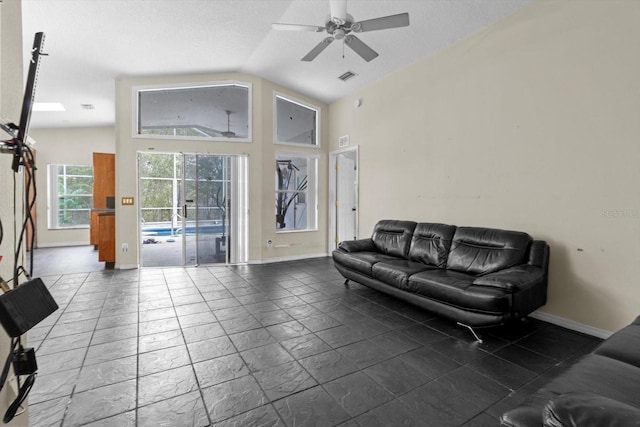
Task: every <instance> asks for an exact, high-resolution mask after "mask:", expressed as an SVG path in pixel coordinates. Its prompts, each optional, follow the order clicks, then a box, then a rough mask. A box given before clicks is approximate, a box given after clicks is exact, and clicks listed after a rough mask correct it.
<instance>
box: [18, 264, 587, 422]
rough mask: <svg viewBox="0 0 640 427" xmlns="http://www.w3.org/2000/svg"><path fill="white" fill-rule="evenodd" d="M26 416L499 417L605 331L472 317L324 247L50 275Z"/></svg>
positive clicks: (33, 338) (34, 339) (32, 337)
mask: <svg viewBox="0 0 640 427" xmlns="http://www.w3.org/2000/svg"><path fill="white" fill-rule="evenodd" d="M43 279H44V280H45V283H47V285H48V286H49V287H50V290H51V292H52V294H53V295H54V296H55V298H56V300H57V301H58V303H59V304H60V309H59V310H58V311H57V312H56V313H55V314H54V315H52V316H50V317H49V318H47V319H46V320H45V321H44V322H43V323H41V324H39V325H38V326H37V327H36V328H34V329H32V330H31V331H30V332H29V342H30V345H32V346H34V347H35V348H36V349H37V357H38V365H39V372H40V373H39V376H38V379H37V381H36V384H35V386H34V388H33V390H32V393H31V397H30V406H29V411H30V425H31V426H34V427H35V426H64V427H70V426H79V425H90V426H118V427H126V426H207V425H220V426H243V427H244V426H254V425H260V426H285V425H286V426H333V425H342V426H366V427H371V426H399V425H403V426H427V425H428V426H438V427H440V426H474V427H478V426H495V425H498V418H499V416H500V415H501V414H502V413H503V412H504V411H505V410H507V409H509V408H511V407H513V406H515V405H517V404H519V403H520V402H522V400H523V399H524V398H526V396H527V395H529V394H530V393H532V392H533V391H535V390H536V389H537V388H539V387H540V386H541V385H542V384H543V383H544V382H545V381H547V380H548V378H549V377H550V376H552V375H554V374H556V373H557V372H558V371H559V370H561V369H563V368H564V367H566V366H567V365H568V364H569V363H571V361H572V360H573V359H575V358H576V357H579V356H580V355H582V354H584V353H585V352H589V351H590V350H591V349H593V347H594V346H595V345H597V344H598V342H599V340H598V339H596V338H593V337H590V336H586V335H583V334H580V333H576V332H572V331H569V330H566V329H562V328H559V327H557V326H553V325H550V324H546V323H543V322H540V321H536V320H529V321H527V322H521V323H518V324H517V325H515V327H510V328H497V329H490V330H484V331H483V332H482V334H483V337H484V338H485V341H484V343H482V344H479V343H477V342H475V341H474V340H473V337H472V336H471V335H470V334H469V332H468V331H466V330H464V329H462V328H460V327H457V326H456V325H455V324H454V323H452V322H449V321H445V320H442V319H440V318H437V317H434V316H432V315H431V314H430V313H428V312H426V311H423V310H420V309H417V308H414V307H412V306H410V305H407V304H405V303H403V302H400V301H398V300H396V299H393V298H390V297H387V296H385V295H383V294H381V293H379V292H376V291H373V290H370V289H368V288H365V287H362V286H359V285H357V284H355V283H351V284H350V286H348V287H345V286H344V285H343V280H342V278H341V276H340V275H339V274H338V273H337V272H336V270H335V268H334V267H333V264H332V261H331V260H330V258H320V259H312V260H306V261H297V262H287V263H279V264H270V265H261V266H235V267H234V266H229V267H226V266H220V267H199V268H167V269H142V270H129V271H119V270H115V271H99V272H92V273H70V274H63V275H51V276H45V277H43Z"/></svg>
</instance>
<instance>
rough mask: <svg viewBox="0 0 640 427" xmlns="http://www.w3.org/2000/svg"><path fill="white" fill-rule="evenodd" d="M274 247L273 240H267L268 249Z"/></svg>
mask: <svg viewBox="0 0 640 427" xmlns="http://www.w3.org/2000/svg"><path fill="white" fill-rule="evenodd" d="M272 246H273V240H271V239H269V240H267V247H268V248H270V247H272Z"/></svg>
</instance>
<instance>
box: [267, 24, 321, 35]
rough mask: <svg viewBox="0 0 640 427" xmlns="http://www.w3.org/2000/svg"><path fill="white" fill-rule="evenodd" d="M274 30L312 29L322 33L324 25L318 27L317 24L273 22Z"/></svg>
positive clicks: (272, 27)
mask: <svg viewBox="0 0 640 427" xmlns="http://www.w3.org/2000/svg"><path fill="white" fill-rule="evenodd" d="M271 29H272V30H285V31H311V32H314V33H321V32H322V31H324V27H318V26H316V25H299V24H271Z"/></svg>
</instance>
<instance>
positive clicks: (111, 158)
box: [93, 153, 116, 209]
mask: <svg viewBox="0 0 640 427" xmlns="http://www.w3.org/2000/svg"><path fill="white" fill-rule="evenodd" d="M115 195H116V156H115V154H110V153H93V207H94V208H96V209H106V208H107V197H115Z"/></svg>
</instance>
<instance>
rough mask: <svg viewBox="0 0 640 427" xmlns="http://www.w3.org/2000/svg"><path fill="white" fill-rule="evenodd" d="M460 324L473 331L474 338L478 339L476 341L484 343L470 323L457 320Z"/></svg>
mask: <svg viewBox="0 0 640 427" xmlns="http://www.w3.org/2000/svg"><path fill="white" fill-rule="evenodd" d="M456 323H457V324H458V325H459V326H462V327H463V328H467V329H468V330H469V331H471V333H472V334H473V336H474V338H475V339H476V341H478V342H479V343H480V344H482V340H481V339H480V337H479V336H478V334H476V331H474V330H473V328H472V327H471V326H469V325H465V324H464V323H460V322H456Z"/></svg>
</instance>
